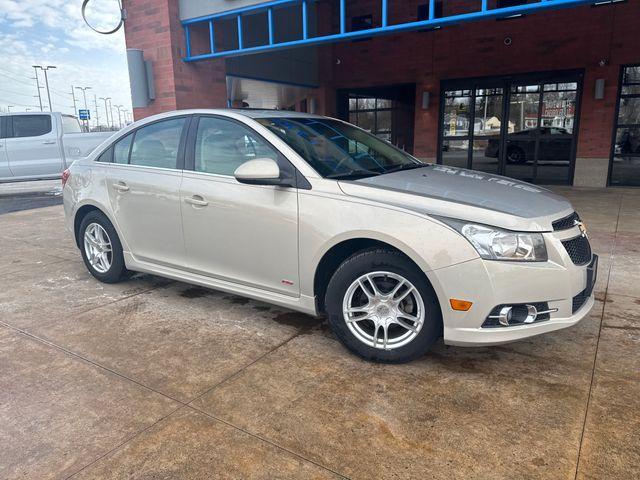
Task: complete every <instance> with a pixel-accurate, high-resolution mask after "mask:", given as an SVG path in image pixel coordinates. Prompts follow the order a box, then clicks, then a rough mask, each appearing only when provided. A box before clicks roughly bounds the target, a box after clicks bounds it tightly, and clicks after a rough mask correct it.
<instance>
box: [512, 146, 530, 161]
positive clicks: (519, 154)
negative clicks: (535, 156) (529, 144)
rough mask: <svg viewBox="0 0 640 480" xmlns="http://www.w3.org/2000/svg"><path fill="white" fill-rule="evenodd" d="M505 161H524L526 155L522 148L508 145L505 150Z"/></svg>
mask: <svg viewBox="0 0 640 480" xmlns="http://www.w3.org/2000/svg"><path fill="white" fill-rule="evenodd" d="M507 161H508V162H509V163H524V162H526V161H527V157H526V155H525V154H524V150H522V149H521V148H520V147H509V149H508V150H507Z"/></svg>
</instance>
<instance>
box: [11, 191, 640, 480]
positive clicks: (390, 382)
mask: <svg viewBox="0 0 640 480" xmlns="http://www.w3.org/2000/svg"><path fill="white" fill-rule="evenodd" d="M558 191H560V192H561V193H564V194H566V195H567V196H569V197H570V198H571V200H572V201H573V202H574V204H575V206H576V208H577V210H578V211H579V212H580V213H581V215H582V216H583V218H584V219H585V220H586V223H587V227H588V229H589V232H590V236H591V239H592V243H593V246H594V249H595V250H596V252H597V253H599V254H600V256H601V257H600V258H601V262H600V273H599V275H600V277H599V280H598V283H597V286H596V293H597V299H598V302H597V305H596V308H595V309H594V310H593V312H592V314H591V315H590V316H589V317H588V318H587V319H585V320H584V321H583V322H581V323H580V324H579V325H577V326H576V327H574V328H571V329H568V330H564V331H561V332H557V333H554V334H549V335H546V336H541V337H536V338H532V339H529V340H526V341H523V342H519V343H514V344H510V345H505V346H501V347H493V348H474V349H463V348H454V347H446V346H444V345H442V344H440V345H437V346H436V348H435V349H434V351H433V352H431V353H430V354H429V355H427V356H426V357H425V358H424V359H422V360H420V361H416V362H413V363H411V364H407V365H376V364H371V363H366V362H364V361H361V360H359V359H357V358H355V357H354V356H352V355H350V354H349V353H348V352H347V351H346V350H345V349H344V348H342V346H341V345H340V344H339V343H338V342H337V341H336V340H335V339H334V338H333V337H332V335H331V333H330V332H329V331H328V330H327V327H326V325H325V324H324V323H323V322H321V321H319V320H317V319H313V318H311V317H308V316H305V315H301V314H297V313H293V312H288V311H285V310H283V309H281V308H279V307H274V306H270V305H266V304H262V303H259V302H255V301H250V300H247V299H244V298H241V297H237V296H233V295H228V294H224V293H221V292H215V291H211V290H206V289H202V288H199V287H194V286H190V285H186V284H182V283H177V282H171V281H168V280H164V279H161V278H157V277H152V276H146V275H137V276H135V277H134V278H132V279H131V280H129V281H127V282H125V283H122V284H118V285H104V284H101V283H98V282H97V281H95V280H94V279H93V278H92V277H91V276H90V275H89V274H88V273H87V271H86V270H85V268H84V265H83V264H82V261H81V259H80V255H79V253H78V251H77V250H76V248H75V246H74V245H73V243H72V241H71V239H70V238H69V236H68V235H67V233H66V232H64V230H63V227H62V209H61V207H59V206H56V207H49V208H42V209H35V210H25V211H22V212H18V213H8V214H5V215H0V252H1V254H0V273H1V274H2V275H0V478H2V479H18V478H20V479H45V478H68V477H73V478H83V479H105V478H107V479H108V478H116V479H124V478H145V479H147V478H149V479H150V478H153V479H158V478H179V479H187V478H202V479H205V478H264V479H272V478H303V479H309V478H341V477H348V478H358V479H374V478H403V479H404V478H416V479H425V478H435V479H451V478H465V479H468V478H476V479H524V478H527V479H529V478H531V479H533V478H545V479H554V480H555V479H632V478H640V314H639V313H638V311H639V309H640V281H639V275H638V271H639V270H640V213H638V212H639V210H640V190H619V189H607V190H604V189H602V190H587V189H576V188H574V189H571V188H559V189H558Z"/></svg>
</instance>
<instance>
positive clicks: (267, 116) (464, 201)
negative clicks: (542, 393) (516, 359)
mask: <svg viewBox="0 0 640 480" xmlns="http://www.w3.org/2000/svg"><path fill="white" fill-rule="evenodd" d="M63 184H64V190H63V191H64V209H65V213H66V223H67V228H68V229H69V230H70V231H71V232H72V233H73V237H74V239H75V242H76V244H77V246H78V248H79V250H80V253H81V254H82V258H83V260H84V263H85V265H86V267H87V269H88V270H89V271H90V272H91V274H92V275H93V276H94V277H96V278H97V279H98V280H100V281H103V282H109V283H111V282H117V281H120V280H123V279H125V278H126V277H127V275H128V274H129V273H130V272H147V273H152V274H155V275H161V276H164V277H169V278H172V279H176V280H180V281H184V282H189V283H193V284H197V285H202V286H205V287H210V288H214V289H218V290H223V291H226V292H232V293H235V294H238V295H243V296H246V297H251V298H254V299H259V300H262V301H265V302H270V303H273V304H277V305H280V306H284V307H288V308H291V309H294V310H298V311H301V312H305V313H308V314H310V315H322V314H326V316H327V317H328V320H329V323H330V325H331V328H332V329H333V332H334V333H335V335H336V336H337V337H338V338H339V339H340V340H341V341H342V342H343V343H344V345H345V346H346V347H348V348H349V349H350V350H351V351H353V352H355V353H356V354H358V355H360V356H362V357H364V358H366V359H370V360H376V361H382V362H403V361H408V360H411V359H414V358H417V357H419V356H421V355H423V354H424V353H425V352H426V351H427V350H428V349H429V347H430V346H431V345H433V344H434V342H436V341H437V339H438V338H439V337H441V336H443V337H444V342H445V343H448V344H453V345H492V344H500V343H504V342H510V341H513V340H518V339H522V338H526V337H530V336H532V335H538V334H541V333H546V332H551V331H554V330H558V329H561V328H565V327H568V326H571V325H574V324H575V323H577V322H578V321H580V320H581V319H582V318H583V317H585V315H587V313H588V312H589V310H590V309H591V307H592V306H593V304H594V299H593V293H592V292H593V285H594V282H595V278H596V269H597V256H596V255H594V254H593V253H592V251H591V247H590V245H589V241H588V238H587V235H586V232H585V228H584V225H583V223H582V222H581V220H580V218H579V216H578V214H577V213H576V212H575V211H574V209H573V208H572V206H571V204H570V203H569V202H568V201H567V200H565V199H564V198H563V197H561V196H558V195H556V194H554V193H552V192H550V191H548V190H546V189H544V188H541V187H538V186H533V185H529V184H526V183H522V182H518V181H515V180H511V179H507V178H504V177H499V176H495V175H489V174H486V173H479V172H474V171H469V170H463V169H458V168H451V167H446V166H442V165H433V164H425V163H422V162H420V161H419V160H417V159H415V158H414V157H412V156H411V155H408V154H407V153H405V152H403V151H402V150H399V149H397V148H395V147H394V146H392V145H390V144H389V143H387V142H385V141H383V140H381V139H379V138H377V137H375V136H373V135H371V134H369V133H367V132H365V131H364V130H361V129H359V128H357V127H355V126H353V125H350V124H348V123H345V122H342V121H339V120H334V119H330V118H326V117H321V116H316V115H308V114H297V113H292V112H279V111H268V110H188V111H176V112H170V113H164V114H160V115H156V116H153V117H149V118H146V119H144V120H141V121H139V122H136V123H134V124H132V125H130V126H129V127H127V128H126V129H124V130H122V131H120V132H118V133H117V134H115V135H114V136H113V137H112V138H110V139H109V140H107V141H106V142H105V143H103V144H102V145H101V146H99V147H98V148H97V149H96V150H95V151H94V152H93V153H92V154H91V155H90V156H89V157H87V158H85V159H81V160H78V161H76V162H75V163H74V164H73V165H72V166H71V168H69V169H68V170H67V171H66V172H65V173H64V175H63Z"/></svg>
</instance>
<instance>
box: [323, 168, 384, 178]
mask: <svg viewBox="0 0 640 480" xmlns="http://www.w3.org/2000/svg"><path fill="white" fill-rule="evenodd" d="M375 175H381V173H380V172H372V171H371V170H349V171H348V172H344V173H332V174H330V175H327V176H326V177H325V178H331V179H332V180H346V179H353V178H366V177H373V176H375Z"/></svg>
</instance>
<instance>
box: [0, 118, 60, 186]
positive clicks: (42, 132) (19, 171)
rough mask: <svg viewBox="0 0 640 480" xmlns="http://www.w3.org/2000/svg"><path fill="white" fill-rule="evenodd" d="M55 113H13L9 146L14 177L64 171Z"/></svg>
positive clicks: (8, 154) (8, 150)
mask: <svg viewBox="0 0 640 480" xmlns="http://www.w3.org/2000/svg"><path fill="white" fill-rule="evenodd" d="M51 119H52V117H51V115H12V116H11V117H9V135H8V138H7V139H6V140H5V142H6V143H5V150H6V155H7V159H8V161H9V168H10V169H11V172H12V174H13V176H14V177H46V176H54V175H58V174H60V173H61V172H62V165H63V164H62V151H61V148H60V142H59V140H58V136H57V133H56V130H55V129H54V128H53V125H52V123H51Z"/></svg>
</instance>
